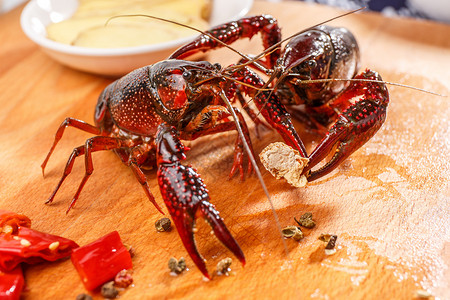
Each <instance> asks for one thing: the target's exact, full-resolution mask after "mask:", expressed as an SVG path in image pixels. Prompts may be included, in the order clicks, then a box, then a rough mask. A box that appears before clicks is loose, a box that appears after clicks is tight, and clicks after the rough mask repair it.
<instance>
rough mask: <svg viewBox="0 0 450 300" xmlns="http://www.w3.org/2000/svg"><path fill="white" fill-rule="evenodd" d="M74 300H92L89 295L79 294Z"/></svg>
mask: <svg viewBox="0 0 450 300" xmlns="http://www.w3.org/2000/svg"><path fill="white" fill-rule="evenodd" d="M76 300H92V297H91V295H88V294H84V293H83V294H79V295H78V296H77V298H76Z"/></svg>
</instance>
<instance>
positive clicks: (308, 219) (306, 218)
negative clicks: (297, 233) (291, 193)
mask: <svg viewBox="0 0 450 300" xmlns="http://www.w3.org/2000/svg"><path fill="white" fill-rule="evenodd" d="M294 220H295V222H297V224H298V225H300V226H303V227H305V228H313V227H314V226H316V222H314V221H313V219H312V213H310V212H307V213H304V214H303V215H302V216H301V217H300V219H298V220H297V219H296V218H294Z"/></svg>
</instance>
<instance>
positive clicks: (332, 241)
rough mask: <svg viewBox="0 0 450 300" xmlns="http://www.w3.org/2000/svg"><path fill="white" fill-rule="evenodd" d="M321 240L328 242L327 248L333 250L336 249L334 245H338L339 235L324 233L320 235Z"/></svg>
mask: <svg viewBox="0 0 450 300" xmlns="http://www.w3.org/2000/svg"><path fill="white" fill-rule="evenodd" d="M319 240H321V241H322V242H325V243H327V245H326V246H325V249H328V250H331V249H334V247H335V246H336V240H337V235H334V234H324V233H322V234H321V235H320V236H319Z"/></svg>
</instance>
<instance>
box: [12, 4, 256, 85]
mask: <svg viewBox="0 0 450 300" xmlns="http://www.w3.org/2000/svg"><path fill="white" fill-rule="evenodd" d="M252 4H253V0H214V4H213V10H212V13H211V22H210V23H211V26H213V25H218V24H221V23H225V22H228V21H231V20H236V19H239V18H241V17H243V16H244V15H245V14H247V12H248V11H249V9H250V8H251V6H252ZM77 7H78V0H64V1H61V0H31V1H30V2H29V3H28V4H27V5H26V6H25V8H24V10H23V12H22V15H21V18H20V24H21V26H22V30H23V31H24V32H25V34H26V35H27V36H28V37H29V38H30V39H31V40H32V41H33V42H35V43H36V44H38V45H39V46H41V47H42V49H43V50H44V51H45V52H46V53H47V54H48V55H49V56H51V57H52V58H54V59H55V60H57V61H59V62H60V63H62V64H64V65H67V66H69V67H72V68H75V69H78V70H82V71H86V72H90V73H95V74H100V75H106V76H113V77H116V76H121V75H124V74H127V73H128V72H130V71H132V70H134V69H137V68H139V67H142V66H145V65H150V64H152V63H155V62H157V61H160V60H164V59H166V58H167V57H168V56H169V55H170V54H171V53H172V52H173V51H175V50H176V49H177V48H178V47H180V46H181V45H183V44H185V43H187V42H188V41H190V40H192V39H193V38H195V37H196V36H198V33H195V32H193V34H192V36H190V37H186V38H183V39H178V40H173V41H170V42H165V43H160V44H154V45H144V46H139V47H128V48H115V49H100V48H85V47H77V46H70V45H66V44H62V43H58V42H55V41H52V40H50V39H48V38H47V37H46V26H47V25H48V24H50V23H55V22H60V21H62V20H65V19H68V18H69V17H70V16H71V15H72V14H74V13H75V11H76V9H77Z"/></svg>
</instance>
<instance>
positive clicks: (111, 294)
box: [101, 281, 119, 299]
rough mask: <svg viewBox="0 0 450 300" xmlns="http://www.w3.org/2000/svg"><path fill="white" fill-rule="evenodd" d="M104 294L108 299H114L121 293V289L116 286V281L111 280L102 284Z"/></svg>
mask: <svg viewBox="0 0 450 300" xmlns="http://www.w3.org/2000/svg"><path fill="white" fill-rule="evenodd" d="M101 293H102V296H103V297H105V298H108V299H114V298H116V297H117V295H119V291H118V290H117V289H116V288H115V287H114V281H109V282H107V283H105V284H104V285H102V289H101Z"/></svg>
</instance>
